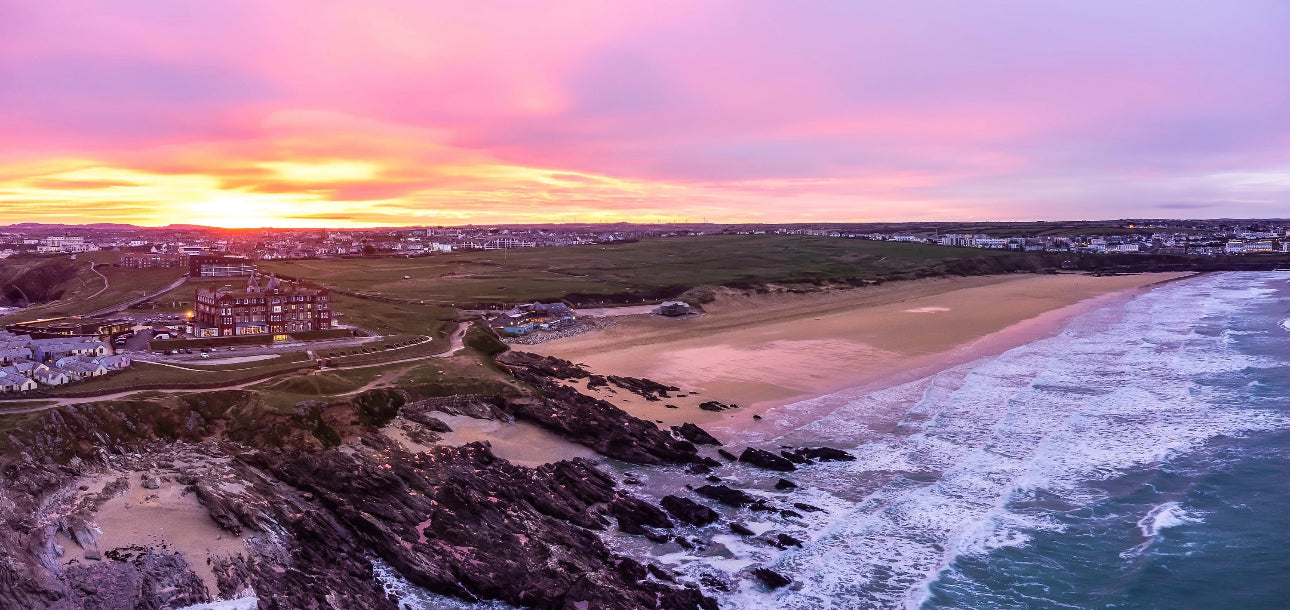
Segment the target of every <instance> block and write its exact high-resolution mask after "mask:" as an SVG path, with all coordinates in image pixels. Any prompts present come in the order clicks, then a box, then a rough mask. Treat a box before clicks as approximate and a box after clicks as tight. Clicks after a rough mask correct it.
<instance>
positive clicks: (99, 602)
mask: <svg viewBox="0 0 1290 610" xmlns="http://www.w3.org/2000/svg"><path fill="white" fill-rule="evenodd" d="M535 379H536V378H535ZM586 398H587V397H582V399H586ZM582 399H579V398H577V397H573V396H564V395H560V394H557V393H546V394H542V395H537V396H530V397H528V398H524V399H518V400H509V401H507V400H498V401H496V403H495V404H491V405H489V408H490V409H491V410H494V411H495V412H497V413H508V414H511V415H513V416H515V417H521V418H529V419H533V420H534V421H539V422H541V423H543V424H544V425H547V426H548V427H550V428H551V429H554V430H560V431H562V432H565V433H567V434H568V435H569V436H570V437H571V438H573V439H574V440H579V439H582V440H579V442H584V443H585V444H588V445H589V446H590V445H595V446H597V448H599V449H602V450H603V452H604V453H606V454H609V455H615V456H618V457H622V458H624V459H631V460H632V461H637V462H639V463H692V462H696V461H699V459H700V458H698V457H697V455H696V453H695V452H694V450H693V445H691V444H690V443H688V442H686V441H677V440H675V439H672V437H670V436H669V435H666V434H665V433H663V432H661V431H659V430H658V429H657V428H654V427H653V426H652V425H651V424H648V423H646V422H642V421H640V420H635V419H634V418H631V417H630V416H628V415H627V414H625V413H622V412H621V411H618V412H617V413H614V412H613V411H610V410H607V409H605V408H604V407H603V405H594V404H592V403H587V402H585V401H584V400H582ZM588 400H590V399H588ZM606 404H607V403H606ZM401 406H402V398H401V397H397V398H396V395H395V394H394V393H391V392H376V393H372V394H368V395H363V396H362V397H360V398H358V399H356V400H354V401H351V402H350V403H347V404H343V405H335V404H333V405H330V406H320V405H315V404H309V403H302V404H301V405H300V406H298V407H297V409H296V411H295V412H293V413H285V414H284V413H277V412H273V411H269V410H267V409H265V408H263V407H262V406H260V405H258V403H257V401H256V397H255V396H254V395H253V394H251V393H246V392H220V393H209V394H194V395H188V396H186V397H184V398H167V399H157V400H151V401H136V402H130V403H105V404H93V405H80V406H76V407H70V408H65V409H60V410H56V411H51V412H49V413H47V414H45V415H44V416H43V417H42V418H40V419H39V420H38V421H31V422H28V423H26V424H24V425H18V426H16V427H13V428H11V429H10V431H9V433H8V439H7V441H6V442H5V443H4V445H5V446H4V452H3V457H0V520H3V523H2V524H0V607H6V608H8V607H20V608H59V609H72V608H116V607H136V608H167V607H181V606H184V605H188V604H192V603H198V602H202V601H207V600H209V599H212V598H213V597H214V596H216V595H219V596H222V597H226V598H227V597H231V596H236V595H238V594H245V593H250V592H253V593H254V594H255V595H256V596H257V597H258V598H259V600H260V607H261V608H284V609H285V608H328V607H344V608H374V609H375V608H390V609H393V608H395V607H396V604H395V602H394V601H392V599H391V598H390V597H389V596H388V595H387V594H386V592H385V590H384V589H383V588H382V587H381V585H380V584H379V583H378V582H377V579H375V578H374V575H373V562H374V561H376V560H380V561H381V562H382V563H384V564H387V565H389V566H391V567H393V568H394V569H396V570H397V571H398V572H399V574H400V575H401V576H402V577H404V578H405V579H407V580H408V581H410V582H412V583H414V584H417V585H419V586H422V587H424V588H426V589H429V590H431V591H434V592H438V593H442V594H446V595H451V596H454V597H458V598H461V599H465V600H475V599H496V600H503V601H505V602H507V603H510V604H514V605H517V606H529V607H537V608H569V607H577V606H580V605H581V604H580V602H588V603H589V606H587V607H593V608H641V607H658V608H715V607H716V604H715V602H714V601H713V600H712V599H710V598H708V597H705V596H704V595H703V594H702V593H701V592H700V591H699V590H698V589H697V588H696V587H694V586H693V585H679V584H677V583H675V582H670V581H671V577H670V575H668V574H667V573H666V572H664V571H663V570H661V569H659V568H657V567H656V566H646V565H642V564H640V563H638V562H636V561H634V560H632V559H629V558H625V557H621V556H616V555H615V554H614V553H612V552H611V551H610V550H609V549H608V548H607V547H606V546H605V545H604V543H603V542H602V541H601V538H600V535H599V532H602V531H605V530H606V528H607V527H609V526H610V525H611V524H612V523H615V522H616V523H618V524H620V526H621V527H622V529H623V531H635V532H640V533H642V534H649V533H650V531H649V530H646V529H643V528H642V527H641V526H640V524H641V523H644V524H645V525H649V526H651V527H664V526H670V525H671V524H670V522H668V520H667V517H666V515H665V514H664V513H662V511H660V510H659V509H657V508H656V507H653V506H652V505H649V504H648V503H645V502H642V501H640V500H638V499H636V498H632V497H631V496H630V494H628V493H626V492H625V491H623V490H621V489H619V488H618V487H617V485H616V482H615V481H614V479H613V478H611V477H610V476H609V475H608V474H606V473H605V472H603V471H601V470H600V469H598V468H597V467H596V466H595V465H594V464H593V463H591V462H589V461H586V460H581V459H579V460H571V461H562V462H557V463H553V464H547V465H544V466H541V467H538V468H527V467H521V466H516V465H514V464H511V463H509V462H507V461H505V460H502V459H499V458H497V457H496V456H494V455H493V454H492V452H491V451H490V449H489V447H488V446H487V445H486V444H480V443H471V444H468V445H464V446H460V447H433V448H431V450H430V451H427V452H424V453H411V452H409V451H408V450H407V449H405V448H404V446H402V445H400V444H399V443H397V442H395V441H392V440H390V439H388V438H386V437H385V436H382V435H380V434H378V433H376V432H377V428H378V427H379V426H380V425H383V424H384V423H385V422H388V421H389V419H388V417H386V415H389V414H390V413H392V412H397V411H398V410H399V408H400V407H401ZM609 406H610V407H612V405H609ZM539 408H540V409H542V410H543V411H541V412H535V410H537V409H539ZM614 410H616V409H614ZM546 412H554V413H555V414H554V415H547V414H545V413H546ZM374 414H375V415H376V416H374ZM591 414H594V417H595V418H596V420H595V422H587V421H582V420H584V419H585V418H587V417H589V416H591ZM422 415H424V414H422ZM412 419H421V420H424V421H426V422H429V423H431V424H433V423H435V422H434V421H433V420H432V419H431V418H427V417H415V418H412ZM412 425H416V424H412ZM440 425H441V424H440ZM614 425H617V426H619V427H621V428H622V429H624V430H628V431H632V433H633V434H635V431H636V429H637V428H640V435H639V439H636V440H632V441H630V442H629V441H628V440H623V439H619V440H615V439H612V438H611V439H609V440H608V441H605V442H604V443H600V442H599V441H597V442H596V443H592V441H591V440H590V439H589V438H588V437H589V436H590V435H592V434H594V431H595V430H598V429H601V428H603V427H608V426H614ZM642 426H648V429H649V430H652V432H650V431H648V430H646V429H645V428H644V427H642ZM426 434H427V435H430V434H433V430H431V429H429V428H428V429H427V430H426ZM338 438H339V439H341V444H340V445H336V443H335V441H336V439H338ZM166 503H170V505H169V507H170V508H169V510H166V511H162V510H160V509H161V508H164V507H165V506H167V504H166ZM180 508H183V509H185V510H188V509H192V510H198V511H200V513H199V514H198V517H200V518H196V519H195V520H190V521H186V522H183V523H175V524H171V527H169V529H166V532H167V533H166V534H165V535H164V536H160V537H144V538H142V539H140V540H137V541H136V542H135V543H134V544H132V545H128V546H119V545H117V542H116V541H115V540H109V539H113V538H114V532H117V531H119V530H121V529H122V528H125V527H133V526H137V525H140V523H139V521H140V520H146V519H148V517H147V516H148V515H174V514H181V513H182V511H181V510H179V509H180ZM212 523H213V525H212ZM143 525H148V524H146V523H144V524H143ZM180 533H183V534H184V535H182V536H181V535H180ZM117 538H119V536H117ZM202 555H205V556H204V557H203V556H202Z"/></svg>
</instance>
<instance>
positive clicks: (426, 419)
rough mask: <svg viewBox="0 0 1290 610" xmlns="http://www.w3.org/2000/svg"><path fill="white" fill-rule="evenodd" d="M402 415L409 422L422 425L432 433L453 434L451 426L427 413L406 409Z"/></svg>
mask: <svg viewBox="0 0 1290 610" xmlns="http://www.w3.org/2000/svg"><path fill="white" fill-rule="evenodd" d="M402 413H403V417H405V418H407V419H408V420H409V421H413V422H416V423H418V424H421V425H422V426H425V427H426V428H428V429H429V430H430V431H432V432H452V427H451V426H449V425H448V424H446V423H444V421H443V420H442V419H439V418H437V417H433V416H431V415H430V414H429V413H428V412H426V411H421V410H414V409H405V410H403V412H402Z"/></svg>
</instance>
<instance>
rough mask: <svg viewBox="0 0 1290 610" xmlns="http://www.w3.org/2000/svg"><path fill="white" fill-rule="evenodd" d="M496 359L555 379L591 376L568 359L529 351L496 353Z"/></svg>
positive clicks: (510, 365) (508, 365) (509, 365)
mask: <svg viewBox="0 0 1290 610" xmlns="http://www.w3.org/2000/svg"><path fill="white" fill-rule="evenodd" d="M496 360H497V362H499V363H501V364H504V365H506V366H507V367H511V368H514V367H522V368H526V369H530V370H533V371H535V372H537V373H538V374H540V375H542V376H544V377H553V378H555V379H587V378H589V377H591V373H588V372H587V370H586V369H584V368H582V367H580V366H578V365H576V364H574V363H572V362H569V361H568V360H561V359H560V358H553V357H551V356H541V355H538V354H534V353H531V352H516V351H509V352H506V353H504V354H501V355H498V356H497V357H496ZM602 379H603V378H602Z"/></svg>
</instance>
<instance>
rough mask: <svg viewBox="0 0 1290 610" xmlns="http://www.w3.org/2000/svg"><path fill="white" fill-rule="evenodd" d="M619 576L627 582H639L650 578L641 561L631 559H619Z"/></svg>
mask: <svg viewBox="0 0 1290 610" xmlns="http://www.w3.org/2000/svg"><path fill="white" fill-rule="evenodd" d="M618 574H619V575H621V576H622V577H623V580H625V581H627V582H633V583H634V582H638V581H641V580H645V578H646V577H647V576H649V570H648V569H646V568H645V566H643V565H641V563H640V562H639V561H636V560H635V559H631V558H629V557H619V558H618Z"/></svg>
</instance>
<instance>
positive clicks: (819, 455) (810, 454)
mask: <svg viewBox="0 0 1290 610" xmlns="http://www.w3.org/2000/svg"><path fill="white" fill-rule="evenodd" d="M779 454H780V455H781V456H783V457H784V459H787V460H789V461H792V462H795V463H797V464H810V463H811V462H812V460H817V461H820V462H851V461H854V460H855V459H856V458H855V456H854V455H851V454H850V453H847V452H845V451H843V450H841V449H834V448H832V447H803V448H801V449H795V450H793V451H788V450H781V451H780V452H779Z"/></svg>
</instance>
